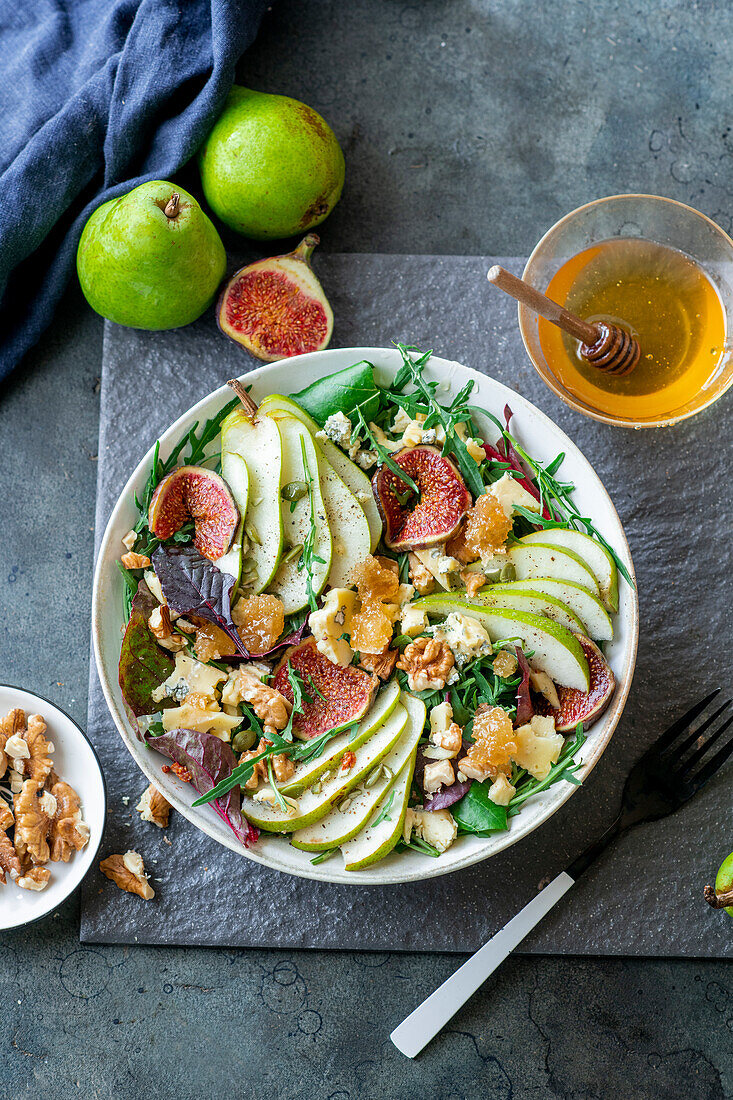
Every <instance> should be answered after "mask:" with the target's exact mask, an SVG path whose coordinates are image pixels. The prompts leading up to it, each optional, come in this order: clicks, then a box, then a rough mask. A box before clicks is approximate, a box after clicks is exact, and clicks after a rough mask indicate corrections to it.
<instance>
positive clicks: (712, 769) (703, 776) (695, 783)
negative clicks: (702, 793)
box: [686, 715, 733, 794]
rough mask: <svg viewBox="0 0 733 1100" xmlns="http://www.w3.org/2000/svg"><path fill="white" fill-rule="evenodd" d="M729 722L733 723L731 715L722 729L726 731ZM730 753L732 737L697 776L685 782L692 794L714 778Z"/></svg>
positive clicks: (732, 748) (732, 745)
mask: <svg viewBox="0 0 733 1100" xmlns="http://www.w3.org/2000/svg"><path fill="white" fill-rule="evenodd" d="M731 722H733V715H731V717H730V718H729V719H728V721H727V722H726V723H725V725H724V727H723V728H724V729H727V728H728V726H730V724H731ZM731 753H733V737H731V738H729V740H728V741H727V742H726V744H725V745H723V747H722V748H721V749H718V751H717V752H716V754H715V756H713V757H712V758H711V759H710V760H708V762H707V764H703V766H702V768H700V771H699V772H698V773H697V775H693V776H691V778H689V779H687V780H686V782H687V784H688V785H689V786H691V787H692V791H693V794H696V793H697V791H699V790H700V788H701V787H702V786H703V785H704V784H705V783H707V781H708V779H710V778H711V777H712V776H714V775H715V773H716V772H717V771H718V770H719V769H720V768H722V766H723V764H725V762H726V760H727V759H728V757H729V756H730V755H731Z"/></svg>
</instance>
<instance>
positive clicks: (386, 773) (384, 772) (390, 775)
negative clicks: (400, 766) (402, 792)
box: [382, 764, 394, 779]
mask: <svg viewBox="0 0 733 1100" xmlns="http://www.w3.org/2000/svg"><path fill="white" fill-rule="evenodd" d="M382 775H383V776H384V778H385V779H394V772H393V771H392V769H391V768H388V767H387V765H386V764H382Z"/></svg>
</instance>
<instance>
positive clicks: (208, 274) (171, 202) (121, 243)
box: [76, 180, 226, 330]
mask: <svg viewBox="0 0 733 1100" xmlns="http://www.w3.org/2000/svg"><path fill="white" fill-rule="evenodd" d="M176 196H177V198H176ZM76 268H77V272H78V274H79V282H80V283H81V289H82V290H83V292H84V297H85V298H86V300H87V301H88V302H89V305H90V306H91V307H92V309H93V310H95V311H96V312H97V313H100V314H101V315H102V317H106V318H107V320H109V321H115V322H116V323H117V324H118V325H127V326H128V327H129V328H141V329H149V330H154V329H170V328H180V327H181V326H182V325H189V324H190V323H191V322H192V321H195V320H196V319H197V318H198V317H200V316H201V314H202V313H203V312H204V310H205V309H207V308H208V307H209V306H210V305H211V303H212V302H213V300H214V297H215V295H216V292H217V290H218V287H219V283H220V282H221V280H222V279H223V278H224V272H225V270H226V254H225V252H224V245H223V244H222V243H221V239H220V237H219V234H218V233H217V231H216V229H215V228H214V226H213V224H212V222H211V221H210V220H209V218H207V216H206V214H204V212H203V210H202V209H201V207H200V206H199V204H198V203H197V202H196V199H195V198H194V197H193V195H189V193H188V192H187V191H184V190H183V189H182V188H180V187H176V186H174V184H172V183H166V182H165V181H164V180H153V181H152V182H151V183H141V184H140V186H139V187H135V188H134V189H133V190H132V191H129V192H128V193H127V194H126V195H121V196H120V197H119V198H117V199H110V200H109V202H105V203H102V205H101V206H100V207H99V208H98V209H97V210H95V211H94V213H93V214H92V216H91V217H90V218H89V220H88V222H87V223H86V225H85V226H84V230H83V232H82V235H81V240H80V241H79V248H78V251H77V255H76Z"/></svg>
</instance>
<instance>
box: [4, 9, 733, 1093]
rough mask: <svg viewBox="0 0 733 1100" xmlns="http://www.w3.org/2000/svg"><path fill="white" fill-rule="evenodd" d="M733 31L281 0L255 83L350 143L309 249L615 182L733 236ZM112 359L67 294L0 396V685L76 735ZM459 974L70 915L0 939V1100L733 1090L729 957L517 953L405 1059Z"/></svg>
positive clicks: (474, 228)
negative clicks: (322, 120) (124, 943)
mask: <svg viewBox="0 0 733 1100" xmlns="http://www.w3.org/2000/svg"><path fill="white" fill-rule="evenodd" d="M732 32H733V12H731V10H730V9H729V7H728V6H727V5H725V4H722V3H716V2H715V0H699V2H697V3H693V2H689V0H686V2H677V3H675V2H674V0H668V2H667V3H665V4H664V5H663V6H662V5H660V4H656V3H643V2H641V0H636V2H619V0H594V2H593V3H591V2H590V0H589V2H588V3H580V2H565V3H562V4H559V3H557V4H552V5H546V4H542V3H541V2H539V0H450V2H449V0H422V2H421V3H406V2H404V0H353V2H352V3H350V4H340V3H338V2H336V0H332V2H326V0H320V2H318V0H301V2H300V3H298V2H296V0H282V2H280V3H278V4H274V5H273V11H272V13H271V15H270V16H269V17H268V22H267V25H266V27H265V29H264V31H263V34H262V35H261V37H260V40H259V41H258V43H257V44H256V46H255V47H254V48H253V50H252V51H251V52H250V55H249V56H248V57H247V58H245V60H244V61H243V64H242V74H243V79H244V74H247V76H246V79H248V80H250V81H251V83H252V84H254V85H255V86H259V87H261V88H264V89H267V90H271V91H281V92H286V93H289V94H293V95H296V96H299V97H301V98H303V99H305V100H307V101H308V102H310V103H312V104H313V105H314V106H315V107H316V108H319V109H321V110H322V111H323V113H324V114H325V115H326V117H327V118H328V119H329V120H330V121H331V122H332V123H333V125H334V127H335V129H336V131H337V133H338V135H339V137H340V139H341V140H342V141H343V143H344V146H345V150H346V154H347V160H348V170H349V179H348V184H347V189H346V192H345V194H344V198H343V200H342V203H341V204H340V206H339V207H338V208H337V211H336V212H335V214H334V216H333V217H332V218H331V219H330V221H329V222H328V223H327V224H326V226H324V229H323V233H322V237H323V242H324V243H323V247H324V248H326V249H329V250H331V251H349V250H350V251H394V252H406V253H410V252H413V253H414V252H425V253H430V252H437V253H456V252H464V253H474V254H499V253H503V254H510V253H515V254H520V253H523V252H526V251H527V250H528V249H529V248H531V246H532V245H533V244H534V243H535V241H536V239H537V238H538V236H539V235H540V234H541V233H542V232H543V231H544V230H545V229H546V228H547V227H548V226H549V225H550V224H551V222H552V221H553V220H554V219H555V218H556V217H557V216H558V215H559V214H560V213H562V212H563V211H565V210H567V209H569V208H571V207H572V206H574V205H576V204H577V203H579V202H582V201H585V200H588V199H592V198H595V197H597V196H599V195H601V194H604V193H606V194H607V193H611V192H613V191H629V190H637V189H638V190H648V191H655V192H658V193H662V194H666V195H669V196H671V197H673V198H677V199H680V200H683V201H688V202H692V203H693V204H695V205H696V206H698V207H699V208H700V209H702V210H704V211H705V212H706V213H708V214H710V215H712V216H714V217H715V218H716V219H717V220H718V221H719V222H720V223H721V224H722V225H723V226H724V227H725V228H729V227H730V224H731V217H732V216H733V188H732V187H731V182H730V181H731V178H732V173H731V167H732V166H733V161H732V159H731V154H732V153H733V148H732V146H733V136H732V135H733V132H732V131H731V129H730V127H729V121H728V120H729V117H730V111H729V104H730V69H731V60H733V33H732ZM183 178H184V177H182V182H183ZM437 307H439V303H436V308H437ZM100 351H101V324H100V323H99V322H98V321H97V320H96V319H95V318H93V317H92V316H91V315H90V314H89V312H88V311H87V310H86V309H85V307H84V305H83V303H81V301H80V298H79V295H78V293H77V291H76V290H74V289H72V290H71V291H70V292H69V294H68V296H67V298H66V301H65V303H64V307H63V309H62V310H61V311H60V315H59V317H58V319H57V321H56V322H55V324H54V328H53V331H52V332H50V333H49V334H48V335H47V336H46V338H45V339H44V340H43V341H42V342H41V344H40V345H39V346H38V348H37V349H36V350H35V351H34V352H33V353H32V354H31V355H30V356H29V357H28V360H27V362H26V363H25V364H24V365H23V367H22V368H21V369H20V370H19V371H18V373H17V374H16V376H15V377H14V378H13V379H12V380H11V381H10V383H9V384H8V385H6V386H5V388H4V389H3V390H2V391H1V392H0V456H1V458H0V462H1V468H2V471H3V473H2V475H1V481H0V484H2V499H3V502H4V505H5V508H4V511H3V525H2V526H3V534H2V539H0V591H2V602H1V604H0V607H1V608H2V616H1V617H0V678H2V679H3V680H6V681H10V682H15V683H19V684H26V685H28V686H29V687H32V688H34V689H35V690H38V691H41V692H43V693H45V694H47V695H48V696H49V697H51V698H53V699H55V700H57V701H58V702H59V703H60V704H61V705H62V706H64V707H66V708H67V709H69V710H70V711H71V712H72V713H73V714H74V715H75V717H77V718H78V719H79V720H82V721H83V719H84V716H85V713H86V698H85V696H86V686H87V671H88V617H89V591H90V577H91V565H92V523H93V514H94V480H95V455H96V448H97V434H96V432H97V410H98V397H97V393H96V376H97V374H98V371H99V361H100ZM715 444H716V441H715V440H714V439H711V446H712V447H714V446H715ZM649 445H650V447H653V436H649ZM680 462H681V464H683V463H684V455H681V456H680ZM9 507H11V508H12V510H11V511H9V510H8V509H9ZM681 522H684V517H681ZM711 870H712V867H711ZM141 904H142V903H141ZM282 917H283V920H287V919H288V914H287V913H283V915H282ZM246 919H247V899H246V898H243V899H242V920H246ZM407 919H414V920H416V921H419V920H420V915H419V913H415V914H414V915H412V916H408V918H407ZM720 919H724V918H723V917H722V916H721V918H720ZM457 961H458V960H454V959H451V958H449V957H440V956H433V957H428V956H421V955H418V954H416V955H410V956H389V955H381V956H375V955H361V954H358V953H355V954H327V953H323V952H308V953H298V952H287V953H281V952H268V951H260V950H249V951H230V950H220V951H213V950H205V949H196V950H191V949H189V950H186V949H184V948H181V949H154V948H145V949H142V948H139V949H124V948H98V947H93V948H92V947H87V948H80V946H79V943H78V917H77V903H76V901H75V900H73V899H72V900H71V901H70V902H68V903H67V904H66V905H65V906H64V907H63V908H62V910H61V911H60V913H59V914H58V915H57V916H55V917H52V918H50V919H49V920H47V921H45V922H42V923H40V924H38V925H35V926H33V927H31V928H29V929H26V930H24V931H21V932H16V933H11V934H6V935H4V936H2V937H0V985H1V986H2V991H1V993H0V1036H1V1046H0V1053H1V1055H2V1073H1V1074H0V1097H1V1098H2V1100H5V1098H8V1100H11V1098H12V1100H25V1098H26V1097H28V1098H30V1097H42V1098H43V1100H56V1098H59V1100H66V1097H72V1096H85V1097H86V1096H88V1097H98V1098H101V1100H107V1098H108V1097H109V1098H111V1097H115V1098H116V1100H128V1098H129V1100H133V1098H134V1100H139V1098H141V1097H142V1098H146V1097H152V1096H155V1097H166V1098H167V1097H173V1096H176V1097H179V1098H181V1100H188V1098H189V1097H191V1098H193V1097H200V1096H202V1095H205V1096H212V1097H217V1098H218V1097H229V1096H236V1097H239V1096H242V1097H247V1098H249V1097H267V1098H268V1100H269V1098H271V1097H272V1098H277V1100H280V1098H282V1100H285V1098H288V1100H291V1098H292V1100H295V1098H300V1097H308V1098H309V1100H378V1098H382V1097H387V1098H390V1100H391V1098H395V1100H403V1098H404V1100H412V1098H414V1097H418V1096H423V1095H430V1096H435V1097H438V1098H439V1100H474V1098H476V1100H478V1098H484V1097H492V1098H493V1097H499V1098H502V1100H503V1098H510V1097H512V1098H525V1097H529V1098H537V1100H540V1098H545V1097H562V1098H567V1100H607V1098H608V1100H646V1098H647V1097H648V1098H650V1100H651V1098H652V1097H654V1098H656V1097H663V1098H668V1097H669V1098H676V1097H680V1098H682V1097H685V1098H689V1097H694V1098H703V1100H708V1098H711V1100H717V1098H726V1097H732V1096H733V978H732V977H731V971H730V967H729V966H728V965H726V964H723V963H700V962H694V961H690V962H675V963H665V962H658V961H657V962H644V961H638V960H635V961H634V962H630V961H614V962H608V961H593V960H583V961H579V960H567V959H565V960H554V959H549V958H522V959H514V960H511V961H510V962H509V963H508V964H507V965H506V966H505V967H504V968H503V969H502V971H501V972H500V973H499V974H498V975H497V976H496V977H495V978H494V979H493V980H492V981H491V982H490V983H489V984H488V986H487V987H486V988H485V989H484V990H482V991H481V992H480V993H479V994H478V995H477V996H476V998H474V1000H473V1001H472V1002H471V1004H470V1005H469V1006H467V1008H466V1009H465V1010H464V1011H463V1012H462V1013H461V1014H459V1016H458V1017H457V1018H456V1019H455V1021H454V1022H453V1025H452V1027H451V1028H450V1029H448V1030H447V1031H446V1033H445V1034H444V1035H443V1036H442V1037H441V1038H440V1039H439V1040H438V1041H437V1042H436V1043H435V1044H434V1045H433V1046H432V1047H431V1048H430V1049H429V1050H428V1051H427V1052H426V1054H425V1055H424V1056H422V1058H421V1059H420V1060H419V1061H417V1062H416V1063H409V1062H407V1061H406V1060H404V1059H403V1058H402V1057H401V1056H400V1055H398V1054H397V1052H396V1051H395V1050H394V1048H393V1047H392V1046H391V1044H390V1043H389V1041H388V1039H387V1034H388V1032H389V1030H390V1028H391V1027H392V1026H394V1024H395V1023H397V1022H398V1020H399V1019H400V1018H401V1017H402V1016H403V1015H404V1014H405V1013H406V1012H407V1011H409V1010H410V1009H411V1008H412V1007H413V1005H414V1004H415V1002H416V1001H417V1000H418V999H419V998H420V997H421V996H422V995H423V994H424V993H425V992H426V991H427V990H428V989H429V988H431V987H432V986H433V985H435V984H437V983H438V982H440V981H441V980H442V979H443V978H444V977H446V976H447V975H448V973H449V972H450V971H451V969H452V968H453V966H454V964H455V962H457Z"/></svg>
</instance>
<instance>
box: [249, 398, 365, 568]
mask: <svg viewBox="0 0 733 1100" xmlns="http://www.w3.org/2000/svg"><path fill="white" fill-rule="evenodd" d="M260 409H262V411H263V412H265V413H268V412H272V411H280V412H288V413H290V414H291V415H292V416H297V417H298V420H300V421H301V422H302V423H303V424H305V426H306V428H307V429H308V431H309V432H310V433H311V435H312V436H313V437H314V439H315V437H316V432H318V431H320V428H319V427H318V424H317V423H316V421H315V420H314V419H313V417H312V416H311V415H310V414H309V413H307V412H306V411H305V409H302V408H301V407H300V405H299V404H298V403H297V401H293V399H292V397H285V396H283V394H279V393H271V394H270V395H269V396H268V397H266V398H265V399H264V400H263V401H262V403H261V404H260ZM316 446H317V447H318V448H319V449H320V451H321V452H322V453H323V456H324V458H325V459H326V461H327V462H330V464H331V466H333V468H334V470H335V471H336V473H337V475H338V476H339V477H340V478H341V480H342V481H343V483H344V485H345V486H346V488H347V489H349V490H350V491H351V492H352V493H353V494H354V496H355V497H356V499H357V501H358V502H359V506H360V507H361V508H362V509H363V510H364V515H365V516H366V520H367V523H368V524H369V534H370V537H371V547H370V549H371V551H372V553H374V551H375V549H376V547H377V543H378V542H379V540H380V538H381V537H382V519H381V516H380V515H379V509H378V508H377V502H376V501H375V499H374V493H373V492H372V484H371V482H370V480H369V478H368V477H367V476H366V474H365V473H364V471H363V470H362V469H360V468H359V467H358V466H357V465H356V463H355V462H352V461H351V459H350V458H349V456H348V455H346V454H344V452H343V451H342V450H341V448H340V447H337V446H336V444H335V443H334V442H332V440H330V439H316Z"/></svg>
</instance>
